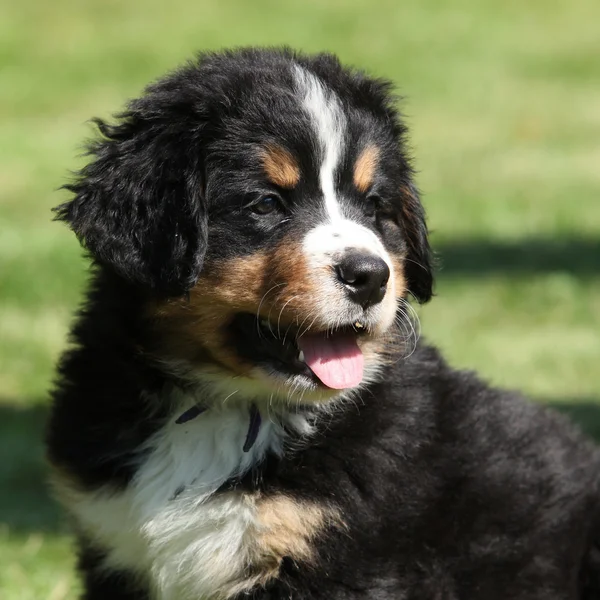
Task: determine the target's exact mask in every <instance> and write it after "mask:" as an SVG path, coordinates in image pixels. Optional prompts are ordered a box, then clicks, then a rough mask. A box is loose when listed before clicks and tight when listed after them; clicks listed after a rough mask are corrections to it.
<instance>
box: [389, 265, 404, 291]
mask: <svg viewBox="0 0 600 600" xmlns="http://www.w3.org/2000/svg"><path fill="white" fill-rule="evenodd" d="M390 259H391V261H392V268H393V269H394V288H395V289H394V293H395V294H396V298H405V297H406V279H405V278H404V260H403V259H402V257H399V256H394V255H391V256H390Z"/></svg>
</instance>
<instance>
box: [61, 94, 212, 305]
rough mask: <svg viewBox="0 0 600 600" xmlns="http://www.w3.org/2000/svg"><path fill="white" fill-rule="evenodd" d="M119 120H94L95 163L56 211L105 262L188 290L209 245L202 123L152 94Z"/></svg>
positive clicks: (137, 277) (150, 281)
mask: <svg viewBox="0 0 600 600" xmlns="http://www.w3.org/2000/svg"><path fill="white" fill-rule="evenodd" d="M179 108H180V107H179ZM119 119H120V121H119V122H118V123H117V124H116V125H108V124H106V123H105V122H103V121H100V120H96V124H97V126H98V129H99V131H100V133H101V135H102V138H101V139H100V140H98V141H96V142H93V143H92V144H90V146H89V155H90V156H92V157H93V160H92V162H90V163H89V164H88V165H87V166H86V167H84V168H83V169H82V170H81V171H80V172H79V173H78V174H77V175H78V176H77V179H76V181H75V182H73V183H71V184H69V185H66V186H64V187H65V188H66V189H68V190H70V191H71V192H73V193H74V194H75V197H74V198H73V199H72V200H71V201H70V202H66V203H64V204H62V205H60V206H58V207H56V208H55V209H54V210H55V212H56V215H57V216H56V218H57V219H58V220H62V221H66V222H67V223H69V225H70V226H71V228H72V229H73V231H74V232H75V233H76V234H77V237H78V238H79V239H80V241H81V242H82V244H83V245H84V246H85V248H87V249H88V250H89V252H90V253H91V254H92V256H93V257H94V259H95V260H96V261H97V262H98V263H99V264H101V265H104V266H106V267H108V268H110V269H113V270H114V271H116V272H117V273H118V274H119V275H121V276H122V277H124V278H126V279H127V280H129V281H133V282H135V283H138V284H141V285H144V286H147V287H149V288H152V289H153V290H155V291H156V292H157V293H159V294H164V295H179V294H183V293H184V292H185V291H186V290H188V289H189V288H190V287H192V286H193V285H194V283H195V281H196V279H197V277H198V275H199V272H200V269H201V268H202V263H203V260H204V253H205V250H206V238H207V221H206V207H205V204H204V198H203V192H202V184H203V182H202V177H203V170H202V164H201V161H202V159H201V150H200V148H201V146H200V143H199V140H196V139H189V138H190V136H192V135H194V136H196V137H197V135H198V132H199V130H200V127H199V125H198V123H194V127H191V126H190V123H189V121H186V119H185V115H183V114H182V112H181V111H179V112H178V113H176V115H175V117H173V115H172V114H171V115H169V114H166V110H161V107H160V106H157V105H156V104H152V99H151V98H149V97H148V96H147V97H145V98H142V99H140V100H137V101H134V102H133V103H131V105H130V107H129V110H128V111H127V112H125V113H123V114H122V115H120V116H119ZM186 138H188V139H186Z"/></svg>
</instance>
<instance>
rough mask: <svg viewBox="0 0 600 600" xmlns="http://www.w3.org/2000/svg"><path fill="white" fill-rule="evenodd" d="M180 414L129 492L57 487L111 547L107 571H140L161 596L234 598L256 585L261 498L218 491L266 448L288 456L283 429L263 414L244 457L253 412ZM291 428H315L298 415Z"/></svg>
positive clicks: (153, 443)
mask: <svg viewBox="0 0 600 600" xmlns="http://www.w3.org/2000/svg"><path fill="white" fill-rule="evenodd" d="M184 409H185V408H184ZM181 412H182V411H181V410H179V411H178V412H177V414H174V416H173V418H172V419H170V420H169V422H168V423H166V425H165V426H164V427H163V428H162V429H161V430H160V431H158V432H157V434H155V435H154V436H153V438H152V439H151V440H150V441H149V443H148V444H147V447H146V448H145V449H144V453H143V455H142V456H143V459H142V461H141V464H140V467H139V470H138V472H137V475H136V477H135V479H134V480H133V482H132V483H131V485H130V486H129V487H128V488H127V489H126V490H125V491H118V492H115V491H114V490H109V489H100V490H97V491H94V492H82V491H80V490H77V489H74V488H73V486H71V487H70V488H69V486H68V484H65V482H62V481H58V482H57V487H58V489H59V495H60V497H61V498H62V500H63V501H64V503H65V504H66V505H67V506H68V508H69V509H70V510H71V512H72V513H73V514H74V516H75V518H76V520H77V522H78V524H79V526H80V527H81V528H82V529H83V531H86V532H87V533H88V534H89V535H90V536H91V537H92V539H94V540H97V542H98V543H100V544H101V545H102V546H103V547H104V548H105V549H106V550H107V558H106V563H105V564H106V567H107V568H109V569H110V568H118V569H127V570H129V571H132V572H135V573H137V574H139V576H140V577H141V578H143V579H144V581H145V582H147V583H148V584H149V585H150V587H151V589H152V591H153V596H154V598H155V599H156V600H171V599H173V600H174V599H178V600H187V599H189V600H192V599H193V600H198V599H199V598H220V597H227V596H229V595H231V594H232V593H235V592H236V591H240V590H241V589H244V587H245V586H247V585H249V580H248V575H247V572H248V566H249V565H251V564H252V560H253V556H255V555H256V552H257V550H256V548H257V545H256V539H254V540H253V538H256V537H257V535H260V531H261V527H262V528H263V529H264V524H262V523H261V517H260V514H259V510H258V508H257V501H258V497H257V496H256V495H252V494H241V493H237V492H225V493H222V492H221V493H219V494H216V495H215V492H216V491H217V489H218V488H219V487H220V486H221V485H222V484H223V483H225V482H226V481H227V480H228V479H230V478H231V477H234V476H236V475H240V474H242V473H244V472H246V471H247V470H248V469H249V468H250V467H251V466H252V465H253V464H256V463H257V462H259V461H260V460H261V459H262V458H263V457H264V455H265V453H266V452H267V451H269V450H270V451H273V452H277V453H281V452H282V451H283V441H284V438H285V432H284V429H283V427H282V426H281V425H279V424H275V423H273V422H271V421H270V420H269V419H266V418H263V423H262V426H261V428H260V430H259V433H258V437H257V439H256V442H255V444H254V445H253V447H252V448H251V449H250V451H249V452H244V451H243V449H242V446H243V444H244V440H245V437H246V434H247V432H248V425H249V417H248V411H247V409H244V408H230V409H211V410H209V411H207V412H205V413H203V414H202V415H200V416H199V417H197V418H195V419H193V420H191V421H189V422H187V423H185V424H176V423H175V419H176V418H177V416H178V414H180V413H181ZM288 425H291V426H292V427H295V428H297V429H303V428H304V430H305V432H306V431H308V429H309V426H308V425H307V423H306V421H304V420H303V419H299V418H298V417H297V416H296V415H294V417H293V420H292V421H291V422H290V423H289V424H288ZM270 510H271V513H272V514H275V516H276V518H278V519H279V518H280V515H279V514H276V513H273V510H272V509H270ZM277 510H278V511H279V512H281V505H280V507H279V508H278V509H277ZM283 510H284V511H285V510H287V509H286V508H285V507H284V508H283ZM311 510H312V509H311ZM289 512H290V513H291V512H293V511H289ZM311 514H312V513H311ZM315 515H316V516H315ZM313 516H315V519H316V520H320V519H321V516H322V515H320V513H319V514H318V515H317V513H314V515H313ZM309 519H310V517H309ZM315 525H317V523H316V521H315ZM267 533H268V532H267ZM250 583H251V582H250Z"/></svg>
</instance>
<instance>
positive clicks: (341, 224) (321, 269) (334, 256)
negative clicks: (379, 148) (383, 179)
mask: <svg viewBox="0 0 600 600" xmlns="http://www.w3.org/2000/svg"><path fill="white" fill-rule="evenodd" d="M294 78H295V81H296V86H297V91H298V93H299V94H300V98H301V102H302V107H303V108H304V110H305V112H306V113H307V115H308V116H309V118H310V121H311V125H312V127H313V130H314V133H315V136H316V138H317V141H318V150H319V154H318V159H319V160H320V166H319V185H320V188H321V192H322V193H323V198H324V203H325V212H326V215H327V217H326V219H325V221H324V222H323V223H320V224H319V225H317V226H316V227H314V228H313V229H311V230H310V231H309V232H308V233H307V234H306V236H305V237H304V241H303V252H304V255H305V257H306V261H307V264H308V265H309V267H310V270H311V273H312V277H313V278H314V281H315V287H316V288H318V289H319V291H320V292H322V294H319V295H317V297H316V298H315V299H314V301H315V307H316V309H317V310H316V313H317V314H319V315H320V316H321V318H322V320H323V321H325V322H330V323H335V322H340V319H343V318H344V316H345V315H348V316H349V315H351V314H355V311H356V305H355V303H353V302H351V301H350V300H349V299H348V297H347V295H346V294H345V293H344V292H343V290H341V289H340V286H339V284H338V282H337V281H336V278H335V276H334V273H335V266H336V262H337V261H339V260H340V258H341V257H342V255H343V253H344V252H347V251H349V250H359V251H363V252H365V253H367V254H373V255H375V256H379V257H380V258H382V259H383V260H384V261H385V262H386V263H387V265H388V267H389V268H390V272H391V276H390V281H389V284H388V289H389V290H394V289H395V283H394V281H395V276H394V271H393V267H392V262H391V259H390V256H389V254H388V253H387V252H386V249H385V247H384V245H383V243H382V242H381V240H380V239H379V237H378V236H377V234H376V233H375V232H374V231H372V230H371V229H369V228H368V227H364V226H363V225H361V224H360V223H356V222H355V221H352V220H350V219H348V218H346V217H345V216H344V214H343V212H342V207H341V206H340V203H339V197H338V193H337V191H336V189H335V171H336V169H337V168H339V165H340V162H341V161H342V159H343V156H344V150H345V148H344V146H345V143H346V141H347V140H346V135H345V132H346V129H347V127H348V122H347V118H346V115H345V114H344V110H343V107H342V104H341V102H340V100H339V98H338V97H337V96H336V95H335V92H334V91H333V90H330V89H327V88H326V87H325V85H324V84H323V83H322V82H321V81H320V80H319V79H318V77H316V76H315V75H313V74H312V73H310V72H308V71H307V70H306V69H304V68H302V67H300V66H299V65H295V67H294ZM336 297H337V298H339V302H337V303H333V304H332V302H331V298H336ZM370 310H371V314H373V315H375V318H376V319H377V321H378V324H379V326H380V327H381V328H382V330H386V329H387V328H388V327H390V325H391V323H392V322H393V320H394V315H395V313H396V301H395V297H394V294H393V292H389V293H387V294H386V296H385V298H384V300H383V301H382V302H381V303H380V304H379V305H378V306H376V307H373V308H372V309H370ZM353 311H354V312H353Z"/></svg>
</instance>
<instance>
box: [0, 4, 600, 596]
mask: <svg viewBox="0 0 600 600" xmlns="http://www.w3.org/2000/svg"><path fill="white" fill-rule="evenodd" d="M599 22H600V3H598V2H597V0H528V1H527V2H522V1H517V0H505V1H504V2H496V1H494V0H455V1H454V2H451V3H450V2H444V1H443V0H404V1H402V2H396V1H394V0H389V1H386V0H361V1H358V0H344V1H342V0H305V1H304V2H303V3H299V2H291V1H284V0H278V1H274V0H254V1H253V2H246V1H244V0H220V1H215V0H207V1H195V2H194V1H192V0H169V1H168V2H166V1H158V0H127V1H125V0H123V1H117V0H87V1H85V2H82V1H80V0H79V1H78V0H53V1H52V2H48V1H47V0H28V1H27V2H24V1H22V0H3V1H2V4H1V5H0V456H1V457H2V461H1V462H0V597H1V598H2V599H3V600H40V599H46V600H66V599H74V598H75V597H76V595H77V589H78V587H77V585H78V584H77V580H76V577H75V575H74V573H73V558H72V549H71V547H70V543H69V537H68V534H67V528H66V526H65V524H64V522H63V520H62V519H61V517H60V511H58V510H57V508H56V507H55V506H54V504H53V503H52V502H51V501H50V500H49V498H48V494H47V491H46V487H45V484H44V469H43V459H42V456H43V453H42V445H41V437H42V431H43V423H44V419H45V415H46V406H47V389H48V386H49V383H50V380H51V377H52V369H53V364H54V362H55V360H56V358H57V356H58V354H59V352H60V351H61V349H62V348H63V347H64V345H65V335H66V332H67V327H68V323H69V319H70V315H71V314H72V312H73V310H74V309H75V307H76V305H77V302H78V298H79V296H80V290H81V287H82V284H83V282H84V279H85V276H86V266H85V262H84V261H83V260H82V258H81V253H80V251H79V248H78V245H77V242H76V240H75V239H74V236H73V235H72V234H70V233H69V232H68V231H67V229H66V228H65V227H64V226H61V225H59V224H56V223H52V222H51V214H50V208H51V207H52V206H54V205H56V204H58V203H59V202H61V200H63V199H64V197H65V196H64V193H63V192H58V191H56V189H57V188H58V187H59V186H60V185H61V183H63V182H64V181H65V179H66V177H67V174H68V170H70V169H74V168H76V167H78V166H80V165H81V164H82V160H83V159H82V158H81V157H78V156H77V155H78V152H79V150H80V148H81V144H82V141H83V139H84V138H85V137H86V136H87V135H89V133H90V128H89V126H88V125H86V120H87V119H88V118H90V117H91V116H93V115H98V116H104V117H107V116H109V115H110V114H111V113H113V112H116V111H117V110H118V109H119V108H120V107H121V106H122V104H123V102H124V101H125V100H126V99H127V98H130V97H132V96H135V95H137V94H138V93H139V92H140V90H141V88H142V87H143V86H144V85H145V84H146V83H147V82H148V81H149V80H152V79H153V78H156V77H158V76H159V75H160V74H162V73H163V72H164V71H165V70H168V69H170V68H172V67H174V66H175V65H177V64H179V63H181V62H182V61H184V60H185V59H186V58H188V57H189V56H190V55H191V54H193V53H194V52H195V51H197V50H200V49H216V48H220V47H223V46H237V45H248V44H268V45H273V44H282V43H285V44H289V45H291V46H294V47H297V48H301V49H303V50H306V51H318V50H323V49H327V50H332V51H335V52H337V53H338V54H339V55H340V57H341V58H342V59H343V60H344V61H345V62H348V63H352V64H355V65H357V66H360V67H364V68H366V69H368V70H370V71H371V72H373V73H375V74H377V75H382V76H386V77H389V78H391V79H393V80H394V81H395V82H397V84H398V85H399V87H400V90H401V92H402V93H403V94H404V95H405V96H406V100H405V102H404V112H405V114H406V116H407V119H408V121H409V123H410V125H411V128H412V140H413V147H414V153H415V156H416V165H417V167H418V169H419V171H420V173H419V184H420V187H421V188H422V190H423V192H424V199H425V203H426V207H427V209H428V213H429V218H430V225H431V228H432V231H433V236H432V241H433V244H434V246H435V248H436V250H437V251H438V253H439V256H440V263H441V270H440V272H439V275H438V285H437V294H438V297H437V298H435V299H434V301H433V302H432V303H431V304H430V305H428V306H426V307H424V308H423V309H421V311H420V314H421V319H422V323H423V329H424V332H425V334H426V335H427V336H428V337H429V338H430V339H431V340H433V341H434V342H436V343H437V344H438V345H440V346H441V347H442V348H443V349H444V351H445V352H446V354H447V355H448V357H449V358H450V359H451V361H452V362H453V363H454V364H455V365H458V366H461V367H469V368H476V369H478V370H479V371H480V372H481V373H482V374H483V375H484V376H485V377H486V378H488V379H490V380H491V381H493V382H494V383H496V384H500V385H504V386H509V387H518V388H521V389H523V390H525V391H526V392H527V393H528V394H530V395H531V396H532V397H534V398H536V399H539V400H540V401H544V402H551V403H554V404H556V405H557V406H558V407H559V408H561V409H563V410H565V411H567V412H569V413H570V414H571V415H572V416H573V418H574V419H576V420H578V421H579V422H580V423H581V424H582V426H583V427H584V428H585V429H586V430H587V431H588V432H590V433H591V434H592V435H596V436H598V437H600V144H599V140H600V63H599V62H598V56H599V54H598V53H599V51H600V45H599V44H600V42H599V38H598V23H599ZM82 401H85V399H82Z"/></svg>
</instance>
